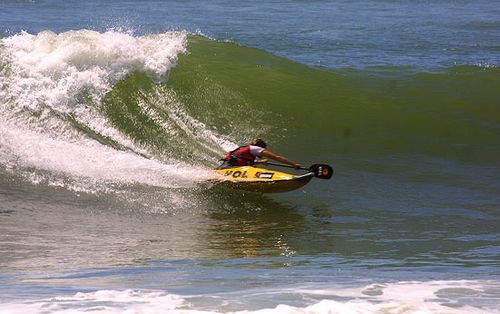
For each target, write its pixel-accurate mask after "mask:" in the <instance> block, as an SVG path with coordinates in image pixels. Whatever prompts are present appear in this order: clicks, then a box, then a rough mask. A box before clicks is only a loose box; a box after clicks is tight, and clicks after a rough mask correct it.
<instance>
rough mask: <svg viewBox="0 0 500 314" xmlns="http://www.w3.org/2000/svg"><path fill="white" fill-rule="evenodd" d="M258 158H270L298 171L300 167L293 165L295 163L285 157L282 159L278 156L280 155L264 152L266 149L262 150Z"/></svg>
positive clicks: (296, 164)
mask: <svg viewBox="0 0 500 314" xmlns="http://www.w3.org/2000/svg"><path fill="white" fill-rule="evenodd" d="M260 156H261V157H267V158H271V159H274V160H277V161H279V162H282V163H285V164H288V165H291V166H294V167H295V168H297V169H299V168H300V167H301V165H300V164H298V163H295V162H293V161H291V160H289V159H288V158H285V157H283V156H280V155H278V154H275V153H273V152H271V151H268V150H266V149H264V150H263V151H262V153H260Z"/></svg>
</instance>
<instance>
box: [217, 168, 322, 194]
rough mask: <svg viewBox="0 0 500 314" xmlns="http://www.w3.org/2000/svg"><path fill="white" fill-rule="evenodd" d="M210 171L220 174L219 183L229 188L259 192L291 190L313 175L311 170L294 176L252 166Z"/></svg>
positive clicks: (306, 181)
mask: <svg viewBox="0 0 500 314" xmlns="http://www.w3.org/2000/svg"><path fill="white" fill-rule="evenodd" d="M212 171H213V172H215V173H217V174H218V175H221V177H222V178H221V180H220V182H221V184H223V185H225V186H227V187H229V188H231V189H237V190H245V191H253V192H261V193H280V192H288V191H293V190H296V189H299V188H301V187H303V186H304V185H306V184H307V183H309V181H311V179H312V178H313V177H314V173H312V172H308V173H306V174H303V175H300V176H294V175H292V174H289V173H284V172H280V171H275V170H269V169H263V168H257V167H252V166H244V167H234V168H226V169H215V170H212Z"/></svg>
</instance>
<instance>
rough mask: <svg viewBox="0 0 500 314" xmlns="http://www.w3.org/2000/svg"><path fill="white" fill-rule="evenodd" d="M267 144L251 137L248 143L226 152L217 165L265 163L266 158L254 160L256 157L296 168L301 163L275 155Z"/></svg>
mask: <svg viewBox="0 0 500 314" xmlns="http://www.w3.org/2000/svg"><path fill="white" fill-rule="evenodd" d="M266 147H267V144H266V142H264V141H263V140H262V139H260V138H256V139H253V140H252V141H251V142H250V145H246V146H240V147H238V148H236V149H235V150H232V151H229V152H227V154H226V156H225V157H224V159H222V160H223V163H222V164H221V165H220V166H219V169H223V168H230V167H241V166H253V165H255V164H265V163H267V159H260V160H258V161H256V160H255V158H256V157H259V158H262V157H266V158H271V159H274V160H277V161H279V162H282V163H285V164H288V165H291V166H293V167H295V168H296V169H299V168H300V167H302V166H301V164H298V163H295V162H293V161H291V160H289V159H288V158H285V157H283V156H280V155H277V154H275V153H273V152H271V151H269V150H267V149H266Z"/></svg>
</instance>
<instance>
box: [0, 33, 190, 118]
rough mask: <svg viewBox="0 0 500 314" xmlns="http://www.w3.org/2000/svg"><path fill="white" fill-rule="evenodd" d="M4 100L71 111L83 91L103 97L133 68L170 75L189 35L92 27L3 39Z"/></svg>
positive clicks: (1, 94) (157, 77) (0, 94)
mask: <svg viewBox="0 0 500 314" xmlns="http://www.w3.org/2000/svg"><path fill="white" fill-rule="evenodd" d="M0 45H1V47H2V53H1V55H2V63H3V64H6V65H8V66H7V67H6V68H5V69H4V70H2V76H1V77H2V82H1V84H2V92H0V99H2V100H3V101H5V100H7V101H9V102H10V103H15V105H16V107H17V108H29V109H31V110H37V111H40V110H42V109H43V108H44V107H45V106H49V107H51V108H52V109H55V110H58V111H60V112H72V111H73V109H74V108H75V107H76V106H78V105H79V98H80V97H81V95H82V93H85V94H86V97H90V98H91V99H92V100H94V101H95V102H98V101H99V100H100V99H101V97H102V96H103V95H104V93H105V92H107V91H108V90H109V89H110V88H111V86H112V85H113V84H114V83H116V82H117V81H119V80H120V79H122V78H123V77H124V76H125V75H127V74H129V73H131V72H133V71H141V72H146V73H149V74H150V75H151V76H152V77H153V78H154V79H155V80H157V81H162V80H164V79H165V78H166V75H167V74H168V70H170V69H171V68H172V67H173V66H174V65H175V61H176V58H177V56H178V54H180V53H184V52H186V34H185V33H178V32H169V33H163V34H157V35H151V36H141V37H135V36H133V35H131V34H127V33H121V32H116V31H108V32H105V33H99V32H95V31H90V30H79V31H68V32H64V33H61V34H56V33H53V32H50V31H45V32H42V33H39V34H37V35H31V34H28V33H26V32H23V33H21V34H18V35H14V36H11V37H7V38H3V39H1V42H0Z"/></svg>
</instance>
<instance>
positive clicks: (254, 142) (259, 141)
mask: <svg viewBox="0 0 500 314" xmlns="http://www.w3.org/2000/svg"><path fill="white" fill-rule="evenodd" d="M250 145H255V146H259V147H262V148H266V147H267V144H266V142H264V140H262V139H260V138H254V139H253V140H252V141H251V142H250Z"/></svg>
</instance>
